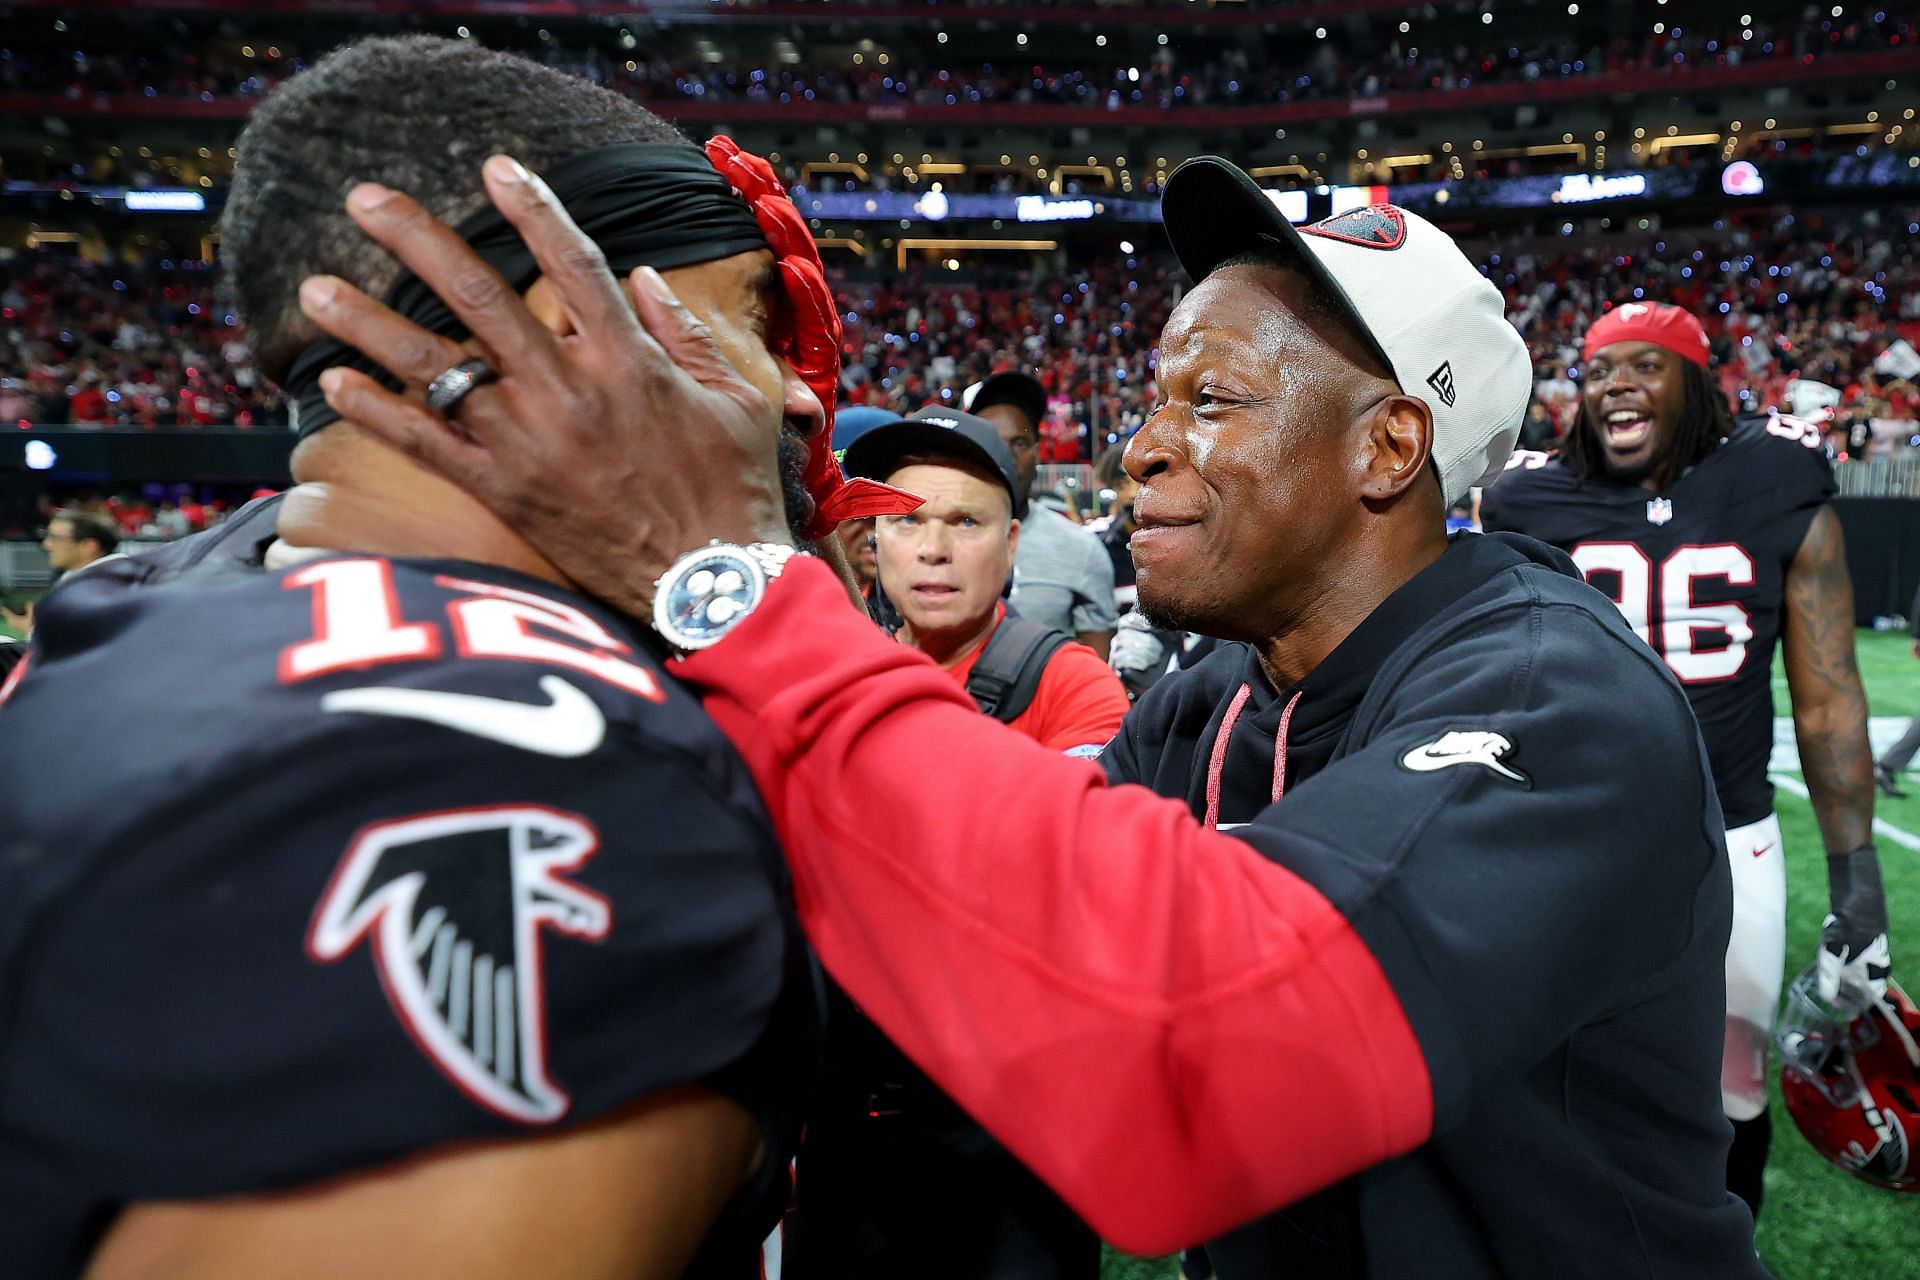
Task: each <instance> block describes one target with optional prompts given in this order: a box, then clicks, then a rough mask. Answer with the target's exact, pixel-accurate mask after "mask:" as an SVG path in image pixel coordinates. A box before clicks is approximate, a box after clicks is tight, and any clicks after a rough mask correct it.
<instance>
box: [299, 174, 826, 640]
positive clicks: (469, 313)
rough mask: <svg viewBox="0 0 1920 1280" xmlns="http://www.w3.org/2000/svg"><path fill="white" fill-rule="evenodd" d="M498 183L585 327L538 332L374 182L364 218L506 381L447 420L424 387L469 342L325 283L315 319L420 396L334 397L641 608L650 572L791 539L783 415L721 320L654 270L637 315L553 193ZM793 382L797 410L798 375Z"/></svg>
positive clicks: (456, 244) (468, 257)
mask: <svg viewBox="0 0 1920 1280" xmlns="http://www.w3.org/2000/svg"><path fill="white" fill-rule="evenodd" d="M485 174H486V184H487V192H488V195H489V197H490V198H491V199H492V200H493V202H494V204H495V205H496V206H497V207H498V208H499V209H500V211H501V213H502V214H504V215H505V216H506V217H507V218H508V219H509V220H510V221H511V222H512V223H513V224H514V226H515V227H516V228H517V229H518V230H519V232H520V234H521V235H522V237H523V238H524V239H525V240H526V242H527V246H528V248H529V249H531V250H532V251H533V253H534V255H535V257H536V258H537V259H538V261H539V263H540V267H541V270H542V273H543V276H542V278H543V281H545V282H546V283H547V284H548V286H549V287H550V289H551V290H552V293H553V295H554V297H555V298H556V299H557V302H558V305H559V306H560V308H561V309H562V310H563V312H564V314H565V315H566V316H567V317H568V318H569V323H568V324H567V325H565V326H564V327H563V330H564V331H563V332H560V333H556V332H555V331H554V329H552V328H549V327H548V325H546V324H544V323H542V322H541V320H540V319H539V318H538V317H536V316H535V314H534V313H533V311H532V310H531V309H530V308H529V307H528V305H527V301H526V300H525V299H523V298H521V297H519V296H518V295H516V294H514V293H513V292H512V291H511V290H510V289H508V288H507V286H506V284H505V282H504V281H503V280H502V279H501V278H500V276H499V275H498V273H497V272H495V271H494V270H493V269H492V268H491V267H489V266H487V264H486V263H485V262H483V261H482V260H481V259H480V258H479V257H478V255H476V254H475V253H474V251H473V250H472V248H471V247H469V246H468V245H467V244H466V243H465V242H464V241H462V240H461V239H460V237H459V236H458V235H456V234H455V233H454V232H453V231H452V229H451V228H449V227H447V226H445V225H444V224H442V223H440V222H439V221H437V220H435V219H434V218H433V217H431V216H430V215H429V214H427V212H426V211H425V210H424V209H422V208H421V207H420V206H419V205H418V204H416V203H415V202H414V201H412V200H411V199H409V198H408V197H407V196H405V195H402V194H400V193H398V192H393V191H389V190H386V189H384V188H369V187H366V186H362V187H358V188H355V190H354V191H353V192H352V193H351V194H350V196H349V198H348V207H349V209H350V210H351V211H352V214H353V217H354V219H355V221H356V222H357V223H358V224H359V225H360V226H361V227H362V229H363V230H365V231H366V233H367V234H368V235H369V236H370V237H372V238H373V239H374V240H376V241H378V242H379V243H380V244H381V245H383V246H384V247H386V248H387V249H388V250H389V251H390V252H392V253H393V254H394V255H395V256H396V257H397V258H399V259H400V260H401V261H402V262H403V263H405V264H406V266H407V267H408V268H409V269H411V270H412V271H413V272H414V274H416V275H417V276H419V277H420V278H421V279H422V280H423V281H425V282H426V283H427V284H428V285H429V286H430V287H432V288H433V289H434V290H435V291H436V292H437V293H438V294H439V295H440V296H441V297H442V298H443V299H444V300H445V301H446V302H447V304H448V305H449V306H450V307H452V308H453V309H454V311H455V312H456V313H457V314H458V315H459V316H460V318H461V319H462V321H464V322H465V323H466V324H467V325H468V326H469V328H470V329H471V330H472V332H473V334H474V340H473V343H472V346H474V347H477V348H478V349H479V351H480V352H481V353H483V355H484V356H485V358H487V359H488V360H489V362H490V363H491V364H492V365H493V367H494V368H495V369H496V370H497V371H498V372H499V374H500V378H499V380H498V381H496V382H493V383H491V384H490V385H487V386H483V387H481V388H479V389H477V390H475V391H473V392H472V393H470V394H469V395H468V396H466V397H465V398H464V399H463V400H461V401H460V403H459V405H458V406H457V407H456V408H455V409H454V410H453V413H454V418H453V420H449V419H447V418H443V417H442V416H440V415H439V414H437V413H434V412H433V411H432V410H430V409H428V408H427V406H426V404H425V402H424V396H423V391H424V388H425V386H426V384H427V383H428V382H429V381H431V380H432V379H433V378H434V377H436V376H438V375H439V374H440V373H442V372H444V371H445V370H446V369H447V368H450V367H451V366H452V365H454V364H457V363H459V362H460V361H461V360H464V359H467V358H469V356H470V355H471V354H472V352H471V351H470V350H469V348H468V347H463V346H461V345H459V344H455V343H452V342H450V341H448V340H447V339H444V338H439V337H436V336H435V335H433V334H430V333H427V332H426V331H425V330H423V329H420V328H419V327H418V326H416V325H414V324H412V323H411V322H410V321H407V320H405V319H403V318H402V317H400V316H398V315H396V314H395V313H394V312H393V311H392V310H391V309H389V308H387V307H386V306H384V305H382V304H381V303H379V302H376V301H375V300H373V299H372V298H369V297H367V296H366V295H365V294H364V293H361V292H360V291H359V290H357V289H355V288H353V286H351V285H349V284H347V283H346V282H344V281H340V280H334V279H331V278H328V277H314V278H311V279H309V280H308V281H307V282H306V283H305V284H304V285H303V286H302V289H301V306H302V309H303V310H304V311H305V312H306V314H307V315H308V317H309V318H310V319H311V320H312V321H313V322H314V323H315V324H317V325H319V326H320V327H321V328H322V329H324V330H326V332H328V333H329V334H331V335H332V336H334V337H335V338H338V339H339V340H341V341H343V342H346V343H348V344H350V345H352V346H354V347H357V348H358V349H360V350H362V351H365V352H368V353H369V354H372V355H375V356H376V357H377V358H378V359H379V361H380V363H381V364H382V365H383V366H384V367H385V368H386V369H387V370H388V371H389V372H390V373H392V374H394V375H395V376H396V377H398V378H400V379H401V380H402V381H404V382H405V383H406V385H407V392H406V393H405V394H404V395H400V394H395V393H393V392H391V391H388V390H387V389H386V388H384V387H382V386H380V385H379V384H378V383H377V382H375V381H374V380H373V379H372V378H369V377H367V376H366V375H364V374H361V373H358V372H356V371H354V370H351V369H334V370H330V371H329V372H328V373H327V374H326V375H325V377H324V379H323V382H324V385H325V388H326V393H327V401H328V403H329V405H331V406H332V407H333V408H334V410H335V411H336V412H338V413H340V414H341V415H342V416H343V417H346V418H348V419H350V420H351V421H353V422H355V423H357V424H359V425H360V426H361V427H363V428H365V429H366V430H368V431H370V432H372V433H373V434H374V435H376V436H378V437H379V438H381V439H382V440H384V441H386V442H387V443H388V444H390V445H392V446H393V447H395V448H397V449H399V450H400V451H402V452H403V453H405V454H407V455H408V456H410V457H412V458H414V459H416V460H417V461H419V462H421V463H422V464H424V465H425V466H427V467H428V468H429V469H431V470H433V471H437V472H439V473H440V474H442V475H444V476H446V477H447V478H448V479H450V480H452V481H453V482H454V483H455V484H457V485H459V486H460V487H461V488H462V489H464V490H466V491H467V492H468V493H470V494H472V495H473V496H474V497H476V498H478V499H479V500H480V501H481V502H482V503H484V504H485V505H486V506H487V507H488V508H490V509H491V510H492V511H493V512H494V513H495V514H496V515H498V516H499V517H500V518H501V519H502V520H503V521H505V522H506V523H507V524H508V525H509V526H510V527H512V528H513V529H514V530H515V531H516V532H518V533H519V534H520V535H521V536H522V537H524V538H525V539H526V540H527V541H528V542H529V543H531V544H532V545H533V546H534V547H535V548H537V549H538V550H539V551H540V552H541V553H542V554H544V555H545V556H546V557H547V558H548V559H550V560H551V561H552V562H553V563H554V564H555V565H556V566H558V567H559V568H560V569H561V571H562V572H564V573H566V574H567V575H568V576H569V577H570V578H572V579H573V580H574V581H575V582H577V583H579V584H580V585H581V586H582V587H583V588H585V589H586V590H588V591H590V592H592V593H593V594H595V595H598V596H600V597H601V598H602V599H605V600H607V601H608V602H609V603H611V604H614V605H615V606H616V607H619V608H621V609H624V610H626V611H628V612H633V613H641V612H643V611H644V609H645V608H646V607H647V606H648V604H649V603H650V600H651V593H652V583H653V580H654V579H655V578H656V577H658V576H659V574H660V573H661V572H663V571H664V570H665V569H666V567H667V566H668V565H669V564H670V563H671V562H672V560H673V559H674V558H675V557H676V556H677V555H678V554H679V553H680V552H682V551H685V550H686V549H688V548H689V547H694V546H699V545H701V544H702V543H704V542H706V541H708V540H709V539H711V538H715V537H720V538H728V539H732V540H736V541H782V540H785V539H786V537H787V529H786V520H785V513H784V507H783V503H782V497H781V483H780V475H779V468H778V465H777V463H776V447H777V432H776V431H774V430H771V429H770V424H773V423H776V422H777V421H778V417H779V415H778V413H776V411H775V410H774V408H773V406H772V405H771V404H770V403H769V397H768V394H767V393H766V392H765V391H763V390H761V389H760V388H759V387H758V386H756V385H755V382H754V381H749V380H748V379H747V378H743V377H742V376H741V374H740V373H739V372H738V371H737V370H736V369H735V368H734V365H733V363H732V362H731V360H730V359H729V353H728V351H727V350H726V349H725V347H724V346H723V343H722V341H721V340H720V339H719V338H717V337H716V334H715V330H714V327H713V326H711V325H709V324H707V323H705V322H704V321H702V320H701V319H700V318H699V317H697V316H695V315H694V314H693V313H692V312H691V311H690V310H689V309H688V308H687V307H686V305H685V304H684V303H683V302H682V301H681V300H680V299H679V298H678V297H676V296H675V294H674V292H673V290H672V289H671V288H669V287H668V285H667V283H666V282H665V280H664V279H662V277H661V276H660V274H659V273H658V272H655V271H653V270H652V269H651V268H644V267H643V268H641V269H639V270H638V271H636V272H634V274H633V276H632V277H631V278H630V279H629V281H628V285H629V290H628V291H629V292H630V295H631V305H629V302H628V299H627V298H625V297H623V296H622V290H621V288H620V287H619V285H618V284H617V283H616V282H615V280H614V279H613V277H612V275H611V274H610V273H609V272H608V271H607V269H606V264H605V259H604V257H603V256H602V255H601V253H600V251H599V249H598V248H597V247H596V246H595V245H594V244H593V243H592V241H590V240H589V239H587V238H586V237H585V236H584V235H582V234H581V233H580V231H579V229H578V228H577V227H576V226H575V225H574V223H573V221H572V219H571V218H569V217H568V215H567V213H566V210H565V209H563V208H561V207H560V205H559V203H558V202H557V201H556V200H555V199H554V198H553V195H552V192H551V191H549V190H548V189H547V187H546V184H545V183H543V182H541V181H540V180H539V179H538V178H537V177H534V176H533V175H531V174H528V173H527V172H526V171H525V170H524V169H522V168H521V167H520V166H519V165H518V164H516V163H515V162H513V161H512V160H510V159H509V158H507V157H505V156H496V157H494V158H493V159H491V160H489V161H488V162H487V165H486V170H485ZM742 256H750V255H742ZM736 345H737V344H736ZM764 350H765V348H764V343H763V344H762V345H761V352H762V354H764ZM766 358H767V360H768V361H769V363H770V364H771V365H772V367H773V368H774V369H775V370H777V369H778V365H777V362H773V361H772V359H771V357H770V356H768V357H766ZM777 389H778V390H779V391H780V393H781V396H782V404H783V405H785V404H786V401H787V400H788V398H789V397H788V393H787V389H786V388H785V386H784V382H782V383H781V384H780V385H779V386H778V388H777ZM787 407H789V408H790V407H791V406H787Z"/></svg>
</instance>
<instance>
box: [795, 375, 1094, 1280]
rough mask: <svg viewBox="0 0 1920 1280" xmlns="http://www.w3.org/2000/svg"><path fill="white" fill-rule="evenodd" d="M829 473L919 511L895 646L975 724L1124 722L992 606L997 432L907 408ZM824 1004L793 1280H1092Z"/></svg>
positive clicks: (1036, 736) (1082, 665) (912, 1075)
mask: <svg viewBox="0 0 1920 1280" xmlns="http://www.w3.org/2000/svg"><path fill="white" fill-rule="evenodd" d="M842 464H843V465H844V466H845V468H846V471H847V474H848V475H851V476H868V477H871V478H872V479H875V480H881V481H885V482H886V483H887V484H889V485H892V486H894V487H895V488H899V489H902V490H905V491H906V492H908V493H911V494H913V495H915V496H916V497H920V498H923V499H925V505H923V506H921V507H920V509H919V510H917V511H914V512H912V513H910V514H906V515H889V516H881V517H880V518H879V520H878V521H877V527H876V529H875V542H876V544H877V551H878V559H879V578H878V584H877V589H878V591H879V592H881V593H882V594H883V595H884V596H885V597H886V599H887V600H888V601H889V602H890V603H891V604H892V605H893V608H894V610H895V611H896V614H897V616H898V619H899V628H898V630H897V631H896V632H895V638H896V639H898V640H899V641H900V642H901V643H903V644H905V645H909V646H911V647H912V648H914V649H917V650H919V651H920V652H921V653H924V654H926V655H927V656H928V657H930V658H932V659H933V660H934V661H935V662H937V663H938V664H939V665H940V668H941V669H942V670H943V671H945V672H947V673H948V675H949V676H951V677H952V678H953V680H954V681H955V682H957V683H958V684H959V685H960V686H961V687H962V688H964V689H966V690H967V692H968V694H969V695H970V696H971V697H972V698H973V699H974V701H975V702H976V703H978V704H979V706H980V709H981V711H983V712H985V713H986V714H989V715H991V716H993V717H994V718H995V719H998V720H1000V721H1001V722H1002V723H1004V724H1008V725H1010V726H1012V727H1013V728H1014V729H1015V730H1017V731H1019V732H1020V733H1022V734H1024V735H1026V736H1027V737H1029V738H1032V739H1033V740H1034V741H1036V742H1039V743H1040V744H1042V745H1043V746H1047V747H1050V748H1052V749H1054V750H1058V751H1075V750H1077V751H1080V752H1083V753H1098V751H1099V750H1100V748H1101V747H1102V746H1104V745H1105V744H1106V742H1107V740H1108V739H1109V738H1111V737H1112V736H1113V734H1114V731H1115V730H1117V729H1118V728H1119V727H1120V721H1121V718H1122V717H1123V716H1125V715H1126V713H1127V696H1126V691H1125V690H1124V689H1123V688H1122V686H1121V684H1120V681H1119V679H1118V677H1116V676H1115V675H1114V674H1113V672H1112V671H1110V670H1109V669H1108V668H1107V666H1106V664H1105V663H1103V662H1101V661H1100V659H1099V658H1098V657H1096V656H1095V655H1094V654H1093V653H1092V652H1091V651H1090V650H1088V649H1087V648H1085V647H1084V646H1082V645H1078V644H1075V643H1074V642H1073V638H1072V637H1071V636H1068V635H1065V634H1063V633H1061V632H1058V631H1053V630H1050V629H1048V628H1045V627H1040V626H1037V625H1035V624H1034V623H1032V622H1030V621H1028V620H1026V619H1024V618H1019V617H1015V616H1013V615H1012V614H1010V613H1008V611H1007V607H1006V606H1005V605H1004V604H1003V603H1002V602H1001V600H1000V593H1001V591H1002V590H1003V589H1004V587H1005V586H1006V581H1007V575H1008V573H1009V572H1011V570H1012V568H1013V557H1014V548H1015V545H1016V543H1017V542H1018V541H1019V538H1020V528H1021V526H1020V521H1018V520H1015V519H1014V518H1013V502H1014V495H1015V493H1016V492H1017V491H1018V487H1017V480H1016V472H1015V469H1014V461H1013V457H1012V455H1011V454H1009V453H1008V452H1007V449H1006V446H1005V445H1004V444H1002V443H1001V439H1000V435H999V433H998V432H996V431H995V430H994V427H993V424H992V423H989V422H987V421H985V420H984V419H981V418H977V417H975V416H974V415H973V414H970V413H964V412H961V411H960V410H957V409H949V408H945V407H943V406H933V407H929V408H926V409H921V410H919V411H918V412H916V413H914V414H911V415H910V416H908V417H906V418H899V419H895V420H894V421H892V422H888V423H883V424H881V425H877V426H873V427H871V428H869V429H868V430H867V431H866V432H864V433H863V434H862V435H861V436H860V437H859V438H858V439H857V440H855V441H854V442H853V444H852V445H850V446H849V447H848V448H847V450H846V453H845V454H844V456H843V458H842ZM926 745H927V747H928V749H929V750H930V751H937V750H938V749H939V747H938V744H937V743H929V744H926ZM903 767H909V768H911V767H914V766H913V765H912V764H910V763H903ZM831 996H832V999H833V1005H832V1016H831V1017H830V1018H829V1020H828V1027H827V1040H826V1049H825V1054H824V1057H825V1070H824V1080H823V1083H822V1087H821V1089H820V1091H819V1094H818V1097H817V1100H816V1104H815V1107H814V1109H813V1113H812V1116H811V1118H810V1119H809V1121H808V1126H807V1142H806V1146H805V1147H804V1148H803V1149H802V1151H801V1156H800V1164H799V1177H798V1181H797V1191H796V1194H797V1201H796V1212H795V1213H794V1215H793V1216H792V1217H791V1218H790V1219H789V1222H788V1224H787V1233H786V1249H785V1259H784V1261H785V1274H787V1276H788V1277H789V1280H814V1278H815V1277H819V1278H821V1280H892V1278H893V1277H897V1276H907V1275H911V1276H917V1277H923V1278H924V1280H996V1278H1002V1280H1016V1278H1018V1280H1093V1278H1094V1277H1096V1276H1097V1275H1098V1274H1099V1271H1100V1240H1099V1237H1097V1236H1095V1235H1094V1234H1093V1232H1092V1230H1091V1229H1090V1228H1089V1227H1087V1225H1086V1224H1085V1223H1083V1222H1082V1221H1081V1220H1080V1219H1079V1218H1078V1217H1077V1216H1075V1214H1074V1213H1073V1211H1072V1210H1071V1209H1069V1208H1067V1206H1066V1205H1065V1204H1063V1203H1062V1202H1061V1200H1060V1197H1059V1196H1057V1195H1055V1194H1054V1193H1053V1192H1052V1191H1050V1190H1048V1189H1047V1187H1046V1185H1045V1184H1044V1183H1042V1182H1041V1181H1040V1180H1039V1179H1038V1178H1036V1177H1034V1175H1033V1174H1032V1173H1030V1172H1028V1171H1027V1170H1026V1169H1024V1168H1022V1167H1021V1165H1020V1164H1019V1162H1018V1161H1016V1160H1015V1159H1014V1158H1013V1157H1012V1156H1011V1155H1009V1154H1007V1151H1006V1149H1005V1148H1004V1147H1002V1146H1000V1145H999V1144H998V1143H996V1142H994V1141H993V1140H992V1139H991V1138H989V1137H988V1136H987V1135H986V1133H985V1132H984V1131H982V1130H981V1128H980V1126H979V1124H978V1122H976V1121H975V1120H973V1119H972V1118H971V1117H969V1116H968V1115H967V1114H966V1113H965V1112H964V1111H962V1110H961V1109H960V1108H959V1107H958V1106H956V1105H955V1104H954V1102H953V1100H952V1099H950V1098H948V1097H947V1096H946V1095H945V1094H944V1093H942V1092H941V1091H940V1089H939V1088H938V1087H937V1086H936V1085H934V1084H933V1082H932V1081H930V1080H928V1079H927V1078H926V1076H925V1075H924V1074H923V1073H922V1072H921V1071H920V1070H919V1069H917V1068H916V1067H914V1066H913V1064H912V1063H911V1062H909V1061H907V1059H906V1058H905V1056H904V1055H902V1054H901V1053H900V1051H899V1050H898V1049H897V1048H895V1047H894V1046H893V1045H892V1044H890V1043H889V1042H888V1041H887V1040H886V1038H885V1037H884V1036H882V1035H881V1034H880V1032H879V1031H878V1029H877V1028H875V1027H874V1026H873V1024H872V1022H870V1021H869V1020H868V1019H867V1018H866V1017H865V1016H863V1015H862V1014H861V1013H860V1012H859V1010H858V1009H857V1008H856V1007H855V1006H854V1005H853V1004H852V1003H851V1002H850V1001H848V1000H847V999H846V997H845V995H844V993H842V992H840V991H839V990H838V989H837V988H836V989H834V991H833V992H832V993H831Z"/></svg>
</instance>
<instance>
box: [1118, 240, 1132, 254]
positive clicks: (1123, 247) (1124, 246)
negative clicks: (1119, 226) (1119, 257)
mask: <svg viewBox="0 0 1920 1280" xmlns="http://www.w3.org/2000/svg"><path fill="white" fill-rule="evenodd" d="M1120 252H1122V253H1132V252H1133V241H1131V240H1122V241H1121V242H1120Z"/></svg>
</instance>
